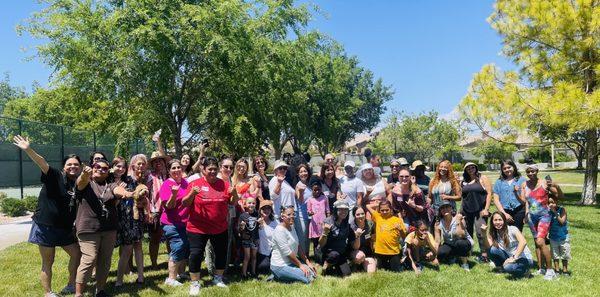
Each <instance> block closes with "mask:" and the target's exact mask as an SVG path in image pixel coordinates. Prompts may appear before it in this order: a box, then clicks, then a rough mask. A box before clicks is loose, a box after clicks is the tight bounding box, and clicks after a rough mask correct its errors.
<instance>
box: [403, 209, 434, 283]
mask: <svg viewBox="0 0 600 297" xmlns="http://www.w3.org/2000/svg"><path fill="white" fill-rule="evenodd" d="M414 227H415V231H413V232H411V233H409V234H408V235H407V236H406V238H405V239H404V244H405V245H404V252H405V257H406V258H405V260H407V261H409V262H406V265H407V266H408V265H410V266H411V268H412V269H413V270H414V271H415V273H416V274H419V273H421V270H422V268H421V265H420V261H421V259H422V258H423V259H424V260H426V261H428V262H431V263H432V264H433V265H434V266H435V267H436V269H438V268H439V262H438V259H437V248H438V247H437V243H436V241H435V239H434V238H433V235H431V233H429V227H427V224H425V222H424V221H421V220H417V221H415V225H414Z"/></svg>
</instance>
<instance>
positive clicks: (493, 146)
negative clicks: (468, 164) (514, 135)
mask: <svg viewBox="0 0 600 297" xmlns="http://www.w3.org/2000/svg"><path fill="white" fill-rule="evenodd" d="M516 150H517V147H516V146H515V145H512V144H510V143H505V142H500V141H497V140H495V139H491V138H489V139H486V140H483V141H481V142H480V143H478V144H477V147H475V149H474V150H473V153H474V154H475V155H481V156H484V158H485V162H486V163H492V164H498V163H500V161H502V160H505V159H511V158H512V153H513V152H515V151H516ZM480 170H481V168H480Z"/></svg>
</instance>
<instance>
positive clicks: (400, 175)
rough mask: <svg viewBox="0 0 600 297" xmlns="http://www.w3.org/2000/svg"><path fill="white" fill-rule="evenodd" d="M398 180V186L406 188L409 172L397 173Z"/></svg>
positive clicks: (408, 182) (405, 170) (403, 170)
mask: <svg viewBox="0 0 600 297" xmlns="http://www.w3.org/2000/svg"><path fill="white" fill-rule="evenodd" d="M398 179H399V180H400V184H401V185H403V186H407V185H409V184H410V172H409V171H408V170H407V169H401V170H400V172H399V173H398Z"/></svg>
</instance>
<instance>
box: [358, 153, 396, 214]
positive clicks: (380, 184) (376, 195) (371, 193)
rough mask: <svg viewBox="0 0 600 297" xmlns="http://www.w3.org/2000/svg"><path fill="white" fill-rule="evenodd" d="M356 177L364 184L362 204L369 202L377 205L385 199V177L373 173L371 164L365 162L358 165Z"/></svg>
mask: <svg viewBox="0 0 600 297" xmlns="http://www.w3.org/2000/svg"><path fill="white" fill-rule="evenodd" d="M356 177H358V178H359V179H360V180H361V181H362V182H363V184H364V185H365V195H364V199H363V201H362V203H363V205H367V204H371V205H372V206H373V207H377V205H378V204H379V203H380V202H381V201H386V197H387V196H388V193H387V183H386V181H385V179H382V178H381V177H380V176H379V175H377V174H375V171H374V169H373V165H371V164H370V163H367V164H363V165H362V166H360V168H359V169H358V171H357V172H356ZM361 206H362V205H361Z"/></svg>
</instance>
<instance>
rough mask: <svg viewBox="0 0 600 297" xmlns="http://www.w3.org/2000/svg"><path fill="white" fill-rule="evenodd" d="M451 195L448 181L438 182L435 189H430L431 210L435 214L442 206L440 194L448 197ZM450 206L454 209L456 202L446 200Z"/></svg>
mask: <svg viewBox="0 0 600 297" xmlns="http://www.w3.org/2000/svg"><path fill="white" fill-rule="evenodd" d="M451 193H452V184H451V183H450V181H445V182H442V181H440V182H439V183H438V184H437V185H436V186H435V187H433V188H432V189H431V196H433V205H432V206H433V209H434V210H435V211H436V212H437V210H438V209H439V208H440V205H442V201H443V200H442V197H441V195H442V194H445V195H450V194H451ZM448 201H449V202H450V204H452V208H453V209H456V202H454V200H448Z"/></svg>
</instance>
